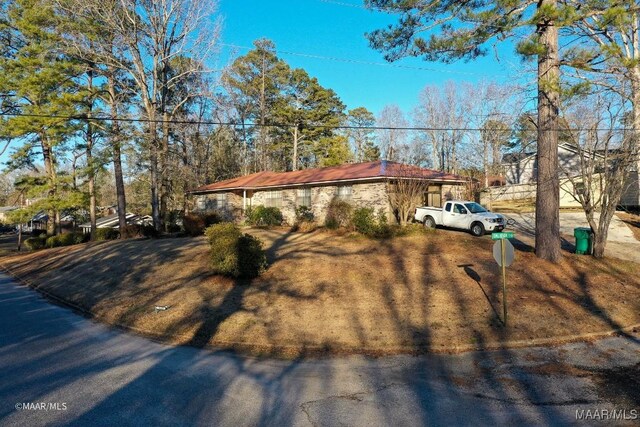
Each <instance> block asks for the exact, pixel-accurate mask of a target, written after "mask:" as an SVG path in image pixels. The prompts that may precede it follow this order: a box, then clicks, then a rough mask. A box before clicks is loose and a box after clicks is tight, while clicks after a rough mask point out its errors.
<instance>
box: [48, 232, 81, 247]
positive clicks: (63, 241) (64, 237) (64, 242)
mask: <svg viewBox="0 0 640 427" xmlns="http://www.w3.org/2000/svg"><path fill="white" fill-rule="evenodd" d="M88 239H89V235H85V234H84V233H65V234H58V235H57V236H51V237H49V238H47V240H46V243H45V245H46V247H47V248H57V247H60V246H71V245H77V244H80V243H84V242H86V241H88Z"/></svg>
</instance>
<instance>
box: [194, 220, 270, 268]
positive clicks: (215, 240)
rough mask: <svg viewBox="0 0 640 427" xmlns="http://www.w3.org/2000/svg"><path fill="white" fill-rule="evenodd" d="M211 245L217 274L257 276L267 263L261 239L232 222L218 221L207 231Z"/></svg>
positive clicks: (212, 259)
mask: <svg viewBox="0 0 640 427" xmlns="http://www.w3.org/2000/svg"><path fill="white" fill-rule="evenodd" d="M205 234H206V236H207V238H208V239H209V244H210V245H211V267H212V269H213V271H214V272H215V273H219V274H223V275H225V276H231V277H245V278H253V277H256V276H258V275H259V274H260V273H261V272H262V271H263V270H264V268H265V267H266V265H267V257H266V255H265V252H264V250H263V249H262V242H261V241H260V239H258V238H256V237H254V236H251V235H249V234H242V232H241V231H240V229H239V228H238V227H237V226H236V225H235V224H232V223H222V224H215V225H212V226H210V227H208V228H207V229H206V231H205Z"/></svg>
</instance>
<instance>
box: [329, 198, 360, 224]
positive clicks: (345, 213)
mask: <svg viewBox="0 0 640 427" xmlns="http://www.w3.org/2000/svg"><path fill="white" fill-rule="evenodd" d="M352 210H353V206H351V205H350V204H349V203H348V202H346V201H344V200H340V199H333V200H332V201H331V203H329V206H328V207H327V216H326V217H325V220H324V225H325V227H327V228H329V229H332V230H335V229H336V228H339V227H349V226H350V225H351V211H352Z"/></svg>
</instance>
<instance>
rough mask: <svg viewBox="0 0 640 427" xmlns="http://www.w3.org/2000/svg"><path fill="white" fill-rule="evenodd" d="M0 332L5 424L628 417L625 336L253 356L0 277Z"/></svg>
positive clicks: (630, 374) (636, 354)
mask: <svg viewBox="0 0 640 427" xmlns="http://www.w3.org/2000/svg"><path fill="white" fill-rule="evenodd" d="M0 325H2V328H0V378H1V379H2V380H1V381H0V424H2V425H9V426H23V425H30V426H37V425H60V424H68V425H104V426H113V425H132V426H133V425H172V426H174V425H177V426H179V425H222V426H225V425H234V426H236V425H274V426H287V425H300V426H307V425H318V426H322V425H342V424H344V425H354V426H359V425H367V426H378V425H389V424H396V425H425V424H430V425H470V424H474V425H477V424H522V423H526V424H544V425H570V424H574V423H575V421H576V411H578V414H583V415H584V413H586V412H582V411H587V410H590V411H591V413H593V411H594V410H596V409H597V410H600V411H601V410H603V409H606V410H608V411H612V410H617V411H620V410H624V411H626V412H625V416H626V417H627V418H628V417H632V416H633V414H634V412H633V411H634V410H635V411H639V410H640V398H639V395H638V393H637V391H638V389H640V364H639V361H640V343H639V339H638V334H636V333H632V334H631V335H624V336H618V337H615V338H608V339H604V340H601V341H598V342H596V343H592V344H589V343H575V344H567V345H564V346H561V347H557V348H531V349H521V350H507V349H503V350H499V351H481V352H470V353H464V354H459V355H435V354H434V355H429V356H425V357H409V356H395V357H385V358H378V359H371V358H365V357H341V358H332V359H324V360H302V359H299V360H289V361H286V360H269V359H255V358H246V357H241V356H238V355H234V354H231V353H225V352H211V351H205V350H199V349H195V348H188V347H171V346H166V345H161V344H158V343H154V342H151V341H148V340H146V339H143V338H140V337H137V336H132V335H130V334H127V333H123V332H121V331H116V330H112V329H108V328H106V327H104V326H102V325H99V324H96V323H93V322H92V321H90V320H87V319H85V318H83V317H80V316H78V315H76V314H74V313H73V312H71V311H69V310H67V309H65V308H61V307H58V306H55V305H52V304H49V303H48V302H47V301H45V300H43V299H42V298H41V297H40V296H39V295H38V294H37V293H36V292H34V291H32V290H30V289H27V288H24V287H20V286H17V285H16V284H14V282H12V280H11V279H9V278H7V277H6V276H0ZM25 404H26V405H25ZM21 405H22V406H21ZM20 407H22V409H21V408H20ZM25 407H26V409H24V408H25ZM43 407H44V408H47V409H46V410H45V409H43ZM635 414H637V412H635ZM636 416H637V415H636ZM593 422H594V421H591V423H593ZM626 422H627V423H628V422H629V421H628V420H627V421H626ZM620 423H622V421H620V422H619V424H620ZM587 424H589V423H587ZM608 424H609V425H610V424H616V423H611V422H609V423H608Z"/></svg>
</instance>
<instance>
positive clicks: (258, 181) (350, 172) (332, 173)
mask: <svg viewBox="0 0 640 427" xmlns="http://www.w3.org/2000/svg"><path fill="white" fill-rule="evenodd" d="M405 166H406V167H407V168H408V169H409V170H410V171H412V175H415V176H416V177H421V178H425V179H429V178H433V179H443V180H450V181H464V180H465V179H464V178H463V177H461V176H459V175H454V174H449V173H446V172H441V171H435V170H432V169H427V168H422V167H420V166H416V165H407V164H404V163H400V162H394V161H389V160H374V161H370V162H360V163H346V164H342V165H336V166H328V167H319V168H309V169H301V170H296V171H286V172H274V171H262V172H256V173H253V174H250V175H245V176H241V177H236V178H231V179H228V180H223V181H219V182H216V183H212V184H208V185H204V186H201V187H198V188H196V189H195V190H192V191H191V192H190V193H206V192H209V191H221V190H257V189H260V188H273V187H279V186H297V185H305V184H321V183H328V182H346V181H359V180H372V179H376V178H380V179H384V178H393V177H402V176H403V174H402V170H401V169H402V168H403V167H405Z"/></svg>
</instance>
